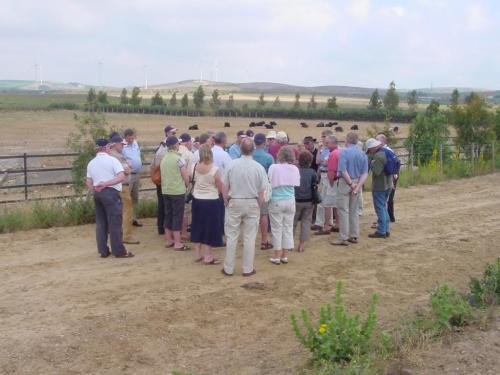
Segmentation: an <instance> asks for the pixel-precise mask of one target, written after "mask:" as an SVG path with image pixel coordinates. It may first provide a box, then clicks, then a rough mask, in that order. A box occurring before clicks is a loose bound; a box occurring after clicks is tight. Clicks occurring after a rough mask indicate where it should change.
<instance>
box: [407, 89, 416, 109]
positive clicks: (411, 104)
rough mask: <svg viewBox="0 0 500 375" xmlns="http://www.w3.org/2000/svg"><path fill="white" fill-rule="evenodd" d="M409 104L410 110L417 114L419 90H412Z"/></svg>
mask: <svg viewBox="0 0 500 375" xmlns="http://www.w3.org/2000/svg"><path fill="white" fill-rule="evenodd" d="M407 102H408V108H409V110H410V111H412V112H415V111H416V110H417V90H412V91H411V92H410V94H409V95H408V101H407Z"/></svg>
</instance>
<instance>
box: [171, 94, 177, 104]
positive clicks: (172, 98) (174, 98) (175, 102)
mask: <svg viewBox="0 0 500 375" xmlns="http://www.w3.org/2000/svg"><path fill="white" fill-rule="evenodd" d="M170 105H171V106H172V107H175V106H176V105H177V91H174V93H173V94H172V97H171V98H170Z"/></svg>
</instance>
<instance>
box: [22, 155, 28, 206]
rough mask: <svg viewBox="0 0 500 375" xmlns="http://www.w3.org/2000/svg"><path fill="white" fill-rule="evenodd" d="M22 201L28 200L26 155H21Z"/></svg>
mask: <svg viewBox="0 0 500 375" xmlns="http://www.w3.org/2000/svg"><path fill="white" fill-rule="evenodd" d="M23 174H24V200H25V201H27V200H28V155H27V154H26V152H25V153H24V154H23Z"/></svg>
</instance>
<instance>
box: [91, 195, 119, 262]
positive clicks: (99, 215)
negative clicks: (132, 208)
mask: <svg viewBox="0 0 500 375" xmlns="http://www.w3.org/2000/svg"><path fill="white" fill-rule="evenodd" d="M94 204H95V230H96V241H97V250H98V251H99V254H101V255H103V256H107V255H109V247H108V233H109V238H110V241H111V253H113V255H124V254H125V253H126V252H127V250H126V249H125V246H123V229H122V200H121V198H120V193H119V192H118V191H117V190H115V189H113V188H105V189H104V190H102V191H100V192H94Z"/></svg>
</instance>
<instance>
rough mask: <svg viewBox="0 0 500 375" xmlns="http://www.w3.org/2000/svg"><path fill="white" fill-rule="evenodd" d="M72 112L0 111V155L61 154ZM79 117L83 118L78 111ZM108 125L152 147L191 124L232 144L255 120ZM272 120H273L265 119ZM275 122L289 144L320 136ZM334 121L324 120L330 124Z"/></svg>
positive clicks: (138, 117)
mask: <svg viewBox="0 0 500 375" xmlns="http://www.w3.org/2000/svg"><path fill="white" fill-rule="evenodd" d="M74 113H75V112H74V111H3V112H0V132H1V134H2V137H1V138H0V155H5V154H16V153H22V152H29V153H33V152H34V151H36V152H62V151H65V150H67V147H66V141H67V138H68V135H69V134H70V133H71V132H73V131H74V130H75V120H74V119H73V116H74ZM78 114H79V115H84V113H83V112H79V113H78ZM106 119H107V121H108V123H109V124H110V125H111V126H113V127H115V128H118V129H125V128H128V127H131V128H134V129H136V130H137V132H138V141H139V142H140V143H141V144H142V145H144V146H146V145H148V146H156V145H158V143H159V142H160V141H161V140H162V139H163V137H164V134H163V129H164V127H165V125H166V124H173V125H175V126H176V127H178V128H179V134H180V133H182V132H184V131H187V130H188V127H189V126H190V125H192V124H198V125H199V128H200V130H199V131H191V132H190V134H191V135H192V136H193V137H194V136H198V135H200V134H201V133H203V132H205V131H207V130H209V129H212V130H214V131H219V130H224V131H226V132H227V134H228V135H229V137H230V138H229V140H230V142H233V141H234V138H235V135H236V132H237V131H238V130H241V129H245V130H246V129H248V124H249V123H250V122H251V121H258V120H259V119H255V118H244V117H238V118H223V117H208V116H207V117H185V116H179V117H175V116H159V115H143V114H119V113H108V114H106ZM265 120H268V121H270V120H273V119H265ZM274 120H276V121H277V122H278V127H277V128H276V130H284V131H286V132H287V133H288V134H289V136H290V138H291V141H292V142H299V141H301V140H302V138H303V137H304V136H306V135H313V136H314V137H318V138H319V136H320V133H321V128H316V127H315V126H316V124H317V123H318V122H319V121H321V120H298V119H274ZM330 120H332V121H333V120H335V119H325V120H323V121H330ZM225 121H229V122H230V123H231V127H230V128H224V122H225ZM301 121H306V122H308V123H309V126H310V127H309V128H308V129H304V128H301V127H300V125H299V123H300V122H301ZM356 123H357V124H359V127H360V131H359V134H360V137H362V138H363V137H366V131H367V129H370V128H371V126H372V125H377V126H379V127H383V125H384V124H383V123H372V122H359V121H357V122H356ZM352 124H353V122H347V121H341V122H339V125H341V126H343V128H344V132H343V133H338V134H337V135H338V136H339V139H343V137H344V136H345V134H346V132H347V130H348V129H349V127H350V126H351V125H352ZM394 125H397V126H399V128H400V129H401V130H400V133H399V134H398V136H399V137H405V136H406V135H407V133H408V124H396V123H395V124H391V126H394ZM253 130H254V131H265V132H267V130H266V129H263V128H254V129H253Z"/></svg>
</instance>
